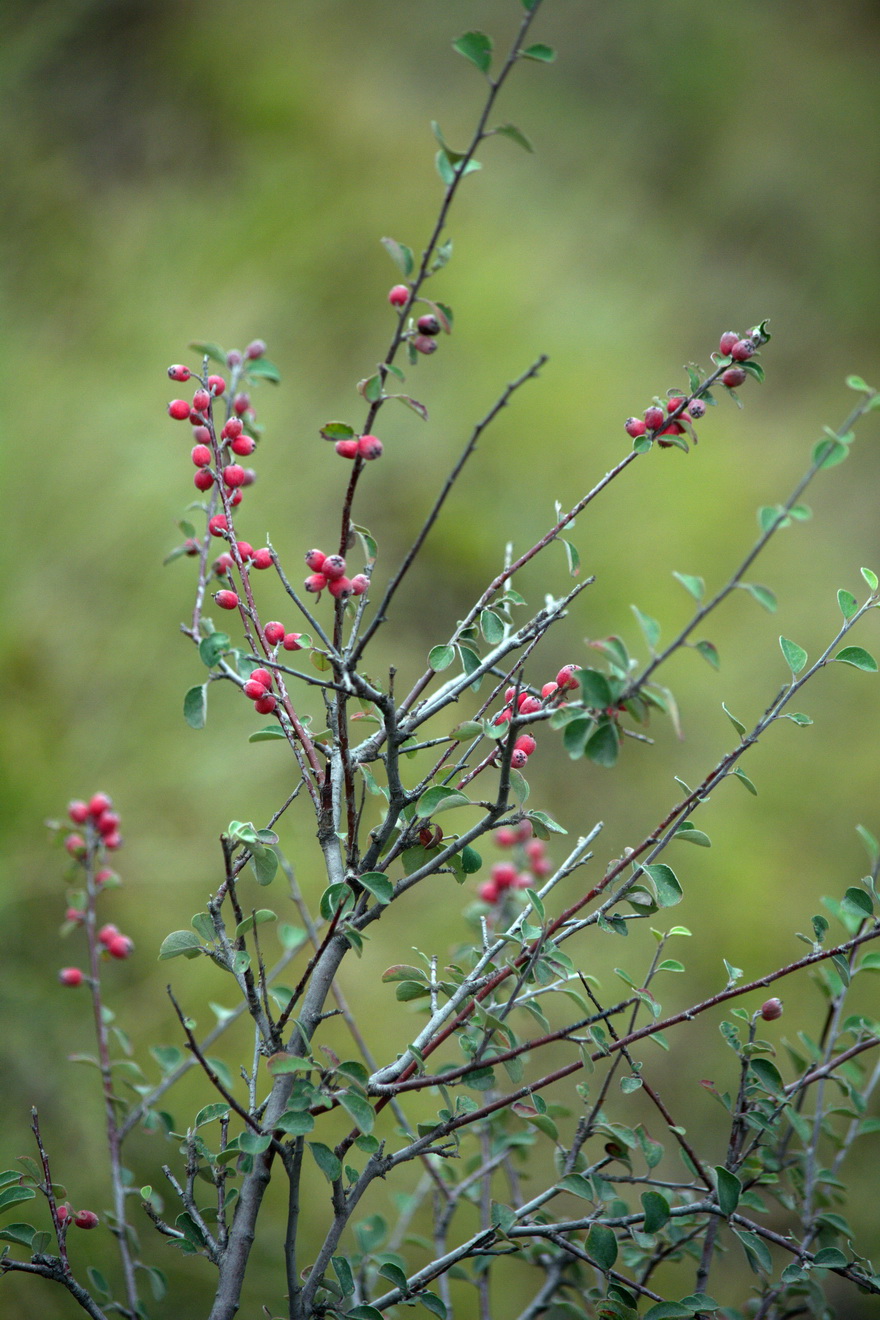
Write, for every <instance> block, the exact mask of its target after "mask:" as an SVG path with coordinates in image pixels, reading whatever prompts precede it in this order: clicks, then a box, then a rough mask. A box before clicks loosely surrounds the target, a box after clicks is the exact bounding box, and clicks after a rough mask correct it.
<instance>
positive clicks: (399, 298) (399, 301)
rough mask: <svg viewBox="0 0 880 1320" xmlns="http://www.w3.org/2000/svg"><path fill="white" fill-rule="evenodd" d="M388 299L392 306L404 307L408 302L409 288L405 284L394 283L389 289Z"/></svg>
mask: <svg viewBox="0 0 880 1320" xmlns="http://www.w3.org/2000/svg"><path fill="white" fill-rule="evenodd" d="M388 301H389V302H390V303H391V306H392V307H405V306H406V304H407V303H408V302H409V289H408V287H407V286H406V285H405V284H395V286H394V288H393V289H391V290H390V291H389V294H388Z"/></svg>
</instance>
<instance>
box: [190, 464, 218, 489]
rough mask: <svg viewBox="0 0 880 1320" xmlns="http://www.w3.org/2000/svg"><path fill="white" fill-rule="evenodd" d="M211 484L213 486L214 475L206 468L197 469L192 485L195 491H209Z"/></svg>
mask: <svg viewBox="0 0 880 1320" xmlns="http://www.w3.org/2000/svg"><path fill="white" fill-rule="evenodd" d="M213 484H214V473H213V472H211V471H210V470H209V469H208V468H206V467H203V468H199V470H198V472H197V473H196V474H195V476H194V477H193V485H194V486H195V488H196V490H201V491H206V490H210V489H211V487H212V486H213Z"/></svg>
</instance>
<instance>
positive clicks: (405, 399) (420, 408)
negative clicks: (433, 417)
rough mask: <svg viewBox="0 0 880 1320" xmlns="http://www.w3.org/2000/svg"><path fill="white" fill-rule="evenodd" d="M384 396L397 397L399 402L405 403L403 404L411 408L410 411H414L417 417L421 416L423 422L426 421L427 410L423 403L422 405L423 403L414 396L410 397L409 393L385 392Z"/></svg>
mask: <svg viewBox="0 0 880 1320" xmlns="http://www.w3.org/2000/svg"><path fill="white" fill-rule="evenodd" d="M385 397H386V399H397V400H399V402H400V403H402V404H405V406H406V407H407V408H409V409H411V410H412V412H414V413H416V414H417V415H418V416H419V417H421V419H422V421H423V422H426V421H427V420H428V410H427V408H426V407H425V405H424V404H423V403H419V401H418V399H414V398H412V396H411V395H409V394H386V396H385Z"/></svg>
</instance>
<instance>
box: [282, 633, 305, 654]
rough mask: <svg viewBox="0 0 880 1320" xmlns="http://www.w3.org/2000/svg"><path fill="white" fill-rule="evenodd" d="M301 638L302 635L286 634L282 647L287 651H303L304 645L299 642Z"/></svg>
mask: <svg viewBox="0 0 880 1320" xmlns="http://www.w3.org/2000/svg"><path fill="white" fill-rule="evenodd" d="M301 637H302V633H285V634H284V640H283V641H282V643H281V645H282V646H283V647H284V649H285V651H301V650H302V643H301V642H300V640H299V639H300V638H301Z"/></svg>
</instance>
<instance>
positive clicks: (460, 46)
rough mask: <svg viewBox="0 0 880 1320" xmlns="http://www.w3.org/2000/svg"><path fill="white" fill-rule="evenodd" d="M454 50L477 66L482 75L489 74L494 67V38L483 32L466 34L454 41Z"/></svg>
mask: <svg viewBox="0 0 880 1320" xmlns="http://www.w3.org/2000/svg"><path fill="white" fill-rule="evenodd" d="M452 49H453V50H456V51H458V53H459V55H463V56H464V57H465V59H466V60H470V62H471V64H475V65H476V66H477V68H478V69H479V70H480V73H488V72H489V69H490V68H491V67H492V38H491V37H487V36H486V35H485V33H483V32H465V34H464V36H462V37H457V38H456V40H455V41H453V43H452Z"/></svg>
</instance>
